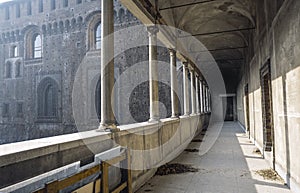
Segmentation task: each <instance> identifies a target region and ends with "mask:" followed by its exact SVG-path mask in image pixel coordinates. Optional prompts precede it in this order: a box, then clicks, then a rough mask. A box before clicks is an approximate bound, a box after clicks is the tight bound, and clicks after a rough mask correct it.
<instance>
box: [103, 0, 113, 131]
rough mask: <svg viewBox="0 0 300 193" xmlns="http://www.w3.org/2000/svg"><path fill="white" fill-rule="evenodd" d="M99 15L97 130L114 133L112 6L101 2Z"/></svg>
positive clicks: (111, 3)
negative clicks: (99, 96)
mask: <svg viewBox="0 0 300 193" xmlns="http://www.w3.org/2000/svg"><path fill="white" fill-rule="evenodd" d="M101 2H102V14H101V29H102V32H101V37H103V39H102V41H101V122H100V126H99V130H101V131H103V130H104V131H116V130H117V127H116V120H115V116H114V113H113V108H114V93H113V86H114V59H113V58H114V37H113V33H114V5H113V1H111V0H102V1H101Z"/></svg>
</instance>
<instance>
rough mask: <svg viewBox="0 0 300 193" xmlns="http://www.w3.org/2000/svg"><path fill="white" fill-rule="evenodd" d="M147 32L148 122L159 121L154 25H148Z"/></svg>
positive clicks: (156, 29)
mask: <svg viewBox="0 0 300 193" xmlns="http://www.w3.org/2000/svg"><path fill="white" fill-rule="evenodd" d="M148 32H149V93H150V119H149V122H153V121H159V95H158V63H157V32H158V28H157V27H156V26H150V27H148Z"/></svg>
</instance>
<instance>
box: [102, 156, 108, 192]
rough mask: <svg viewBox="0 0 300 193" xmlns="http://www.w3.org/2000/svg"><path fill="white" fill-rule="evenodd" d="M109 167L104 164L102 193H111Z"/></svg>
mask: <svg viewBox="0 0 300 193" xmlns="http://www.w3.org/2000/svg"><path fill="white" fill-rule="evenodd" d="M108 167H109V164H107V163H106V162H102V192H103V193H109V183H108Z"/></svg>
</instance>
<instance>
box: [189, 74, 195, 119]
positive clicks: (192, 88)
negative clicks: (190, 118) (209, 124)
mask: <svg viewBox="0 0 300 193" xmlns="http://www.w3.org/2000/svg"><path fill="white" fill-rule="evenodd" d="M190 76H191V100H192V113H191V114H193V115H195V114H196V93H195V71H194V69H190Z"/></svg>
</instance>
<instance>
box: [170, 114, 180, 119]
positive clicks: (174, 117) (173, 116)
mask: <svg viewBox="0 0 300 193" xmlns="http://www.w3.org/2000/svg"><path fill="white" fill-rule="evenodd" d="M170 118H171V119H178V118H179V116H178V115H172V116H171V117H170Z"/></svg>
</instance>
